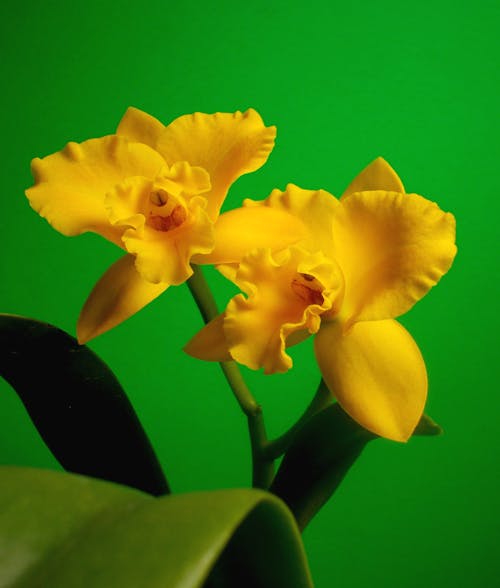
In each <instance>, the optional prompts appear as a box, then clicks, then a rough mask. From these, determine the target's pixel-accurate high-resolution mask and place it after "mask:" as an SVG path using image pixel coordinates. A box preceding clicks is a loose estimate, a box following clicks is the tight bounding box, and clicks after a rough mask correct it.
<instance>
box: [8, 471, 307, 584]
mask: <svg viewBox="0 0 500 588" xmlns="http://www.w3.org/2000/svg"><path fill="white" fill-rule="evenodd" d="M0 504H1V508H0V585H1V586H2V587H4V588H14V586H15V588H42V587H48V586H50V588H89V587H92V588H138V587H142V586H147V587H148V588H160V587H161V588H198V587H201V586H203V585H205V586H207V587H208V586H210V587H213V588H215V587H218V588H219V587H227V588H229V587H231V588H234V587H235V586H238V588H244V587H246V586H252V587H253V588H277V587H280V588H311V587H312V583H311V579H310V575H309V571H308V567H307V561H306V559H305V554H304V549H303V546H302V542H301V539H300V535H299V533H298V529H297V526H296V524H295V521H294V519H293V516H292V514H291V513H290V511H289V510H288V509H287V508H286V506H285V505H284V504H283V503H282V502H281V501H280V500H278V499H277V498H276V497H274V496H272V495H271V494H268V493H266V492H263V491H260V490H250V489H249V490H221V491H216V492H200V493H193V494H179V495H174V496H165V497H162V498H153V497H151V496H148V495H145V494H142V493H140V492H137V491H135V490H131V489H130V488H125V487H121V486H117V485H114V484H109V483H105V482H100V481H96V480H92V479H90V478H85V477H82V476H74V475H71V474H65V473H62V472H48V471H41V470H34V469H27V468H13V467H11V468H0ZM219 558H220V559H219ZM217 560H219V563H217V565H216V562H217ZM214 566H215V568H214ZM211 572H212V573H211ZM209 574H210V577H209V579H208V581H207V582H206V580H207V577H208V576H209ZM205 582H206V583H205Z"/></svg>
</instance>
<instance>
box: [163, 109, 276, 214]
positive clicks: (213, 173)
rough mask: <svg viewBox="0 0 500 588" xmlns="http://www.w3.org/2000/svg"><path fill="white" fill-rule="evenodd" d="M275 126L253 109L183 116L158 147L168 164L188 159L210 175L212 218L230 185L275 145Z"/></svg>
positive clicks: (258, 166)
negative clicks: (263, 119) (268, 123)
mask: <svg viewBox="0 0 500 588" xmlns="http://www.w3.org/2000/svg"><path fill="white" fill-rule="evenodd" d="M275 136H276V128H275V127H265V126H264V123H263V122H262V119H261V117H260V116H259V114H258V113H257V112H256V111H255V110H252V109H250V110H247V111H246V112H245V113H243V114H242V113H241V112H235V113H234V114H230V113H216V114H202V113H199V112H198V113H195V114H191V115H185V116H181V117H179V118H177V119H176V120H174V121H173V122H172V123H171V124H170V125H168V126H167V127H166V128H165V129H164V131H163V132H162V133H161V135H160V137H159V138H158V142H157V146H156V148H157V150H158V151H159V152H160V153H161V154H162V155H163V157H164V158H165V160H166V161H167V163H168V164H169V165H172V164H173V163H175V162H177V161H189V163H190V164H191V165H196V166H200V167H202V168H204V169H206V170H207V172H208V173H209V174H210V180H211V182H212V189H211V191H210V192H209V193H208V194H207V199H208V209H207V210H208V213H209V215H210V217H211V218H212V219H213V220H215V219H216V218H217V216H218V214H219V210H220V207H221V205H222V203H223V201H224V198H225V197H226V194H227V191H228V190H229V187H230V186H231V184H232V183H233V182H234V181H235V180H236V179H238V178H239V177H240V176H241V175H243V174H246V173H249V172H252V171H255V170H257V169H259V168H260V167H261V166H262V165H263V164H264V163H265V162H266V160H267V158H268V156H269V153H270V152H271V151H272V149H273V147H274V138H275Z"/></svg>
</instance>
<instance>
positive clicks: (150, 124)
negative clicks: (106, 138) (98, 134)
mask: <svg viewBox="0 0 500 588" xmlns="http://www.w3.org/2000/svg"><path fill="white" fill-rule="evenodd" d="M164 128H165V125H164V124H162V123H161V122H160V121H159V120H158V119H156V118H155V117H154V116H151V115H150V114H147V113H146V112H143V111H142V110H139V109H138V108H134V107H133V106H131V107H129V108H127V110H126V112H125V114H124V115H123V117H122V119H121V121H120V124H119V125H118V128H117V129H116V134H117V135H121V136H122V137H125V138H126V139H128V140H129V141H133V142H136V143H145V144H146V145H149V146H150V147H152V148H153V149H156V144H157V142H158V138H159V136H160V135H161V133H162V132H163V129H164Z"/></svg>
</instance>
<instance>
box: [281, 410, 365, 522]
mask: <svg viewBox="0 0 500 588" xmlns="http://www.w3.org/2000/svg"><path fill="white" fill-rule="evenodd" d="M375 438H376V435H374V434H373V433H370V432H369V431H367V430H366V429H363V428H362V427H360V426H359V425H358V424H357V423H356V422H355V421H354V420H353V419H351V417H349V416H348V415H347V414H346V413H345V412H344V411H343V410H342V408H341V407H340V405H339V404H338V403H335V404H332V405H330V406H328V407H327V408H325V409H324V410H322V411H321V412H319V413H318V414H316V415H314V416H313V417H312V418H311V419H310V420H309V421H308V422H307V423H306V424H305V425H304V427H303V428H302V429H301V430H300V431H299V433H298V434H297V436H296V437H295V439H294V441H293V442H292V444H291V446H290V448H289V449H288V451H287V452H286V454H285V457H284V458H283V461H282V462H281V465H280V468H279V470H278V473H277V474H276V477H275V479H274V481H273V484H272V485H271V488H270V490H271V492H273V493H274V494H276V495H277V496H279V497H280V498H282V499H283V500H284V501H285V503H286V504H287V505H288V507H289V508H290V510H291V511H292V512H293V514H294V515H295V518H296V519H297V523H298V525H299V528H300V529H301V530H303V529H304V528H305V527H306V525H307V524H308V523H309V521H310V520H311V519H312V518H313V517H314V515H315V514H316V513H317V512H318V511H319V509H320V508H321V507H322V506H323V505H324V504H325V502H327V500H328V499H329V498H330V496H331V495H332V494H333V492H334V491H335V490H336V488H337V487H338V486H339V484H340V482H341V481H342V479H343V478H344V476H345V475H346V473H347V472H348V470H349V468H350V467H351V466H352V464H353V463H354V462H355V461H356V459H357V457H358V456H359V454H360V453H361V451H362V450H363V448H364V447H365V445H366V444H367V443H368V441H370V440H372V439H375Z"/></svg>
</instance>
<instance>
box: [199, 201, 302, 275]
mask: <svg viewBox="0 0 500 588" xmlns="http://www.w3.org/2000/svg"><path fill="white" fill-rule="evenodd" d="M306 236H307V232H306V227H305V225H304V223H303V222H302V221H301V220H300V219H299V218H298V217H296V216H293V215H291V214H290V213H288V212H287V211H285V210H279V209H274V208H270V207H264V206H260V207H242V208H236V209H233V210H230V211H229V212H225V213H224V214H221V216H220V217H219V218H218V219H217V221H216V223H215V248H214V250H213V251H212V252H211V253H209V254H208V255H204V256H198V257H197V258H195V259H194V260H193V261H195V263H205V264H206V263H212V264H221V263H234V262H238V261H240V260H241V259H242V258H243V257H244V256H245V255H246V254H247V253H249V252H250V251H251V250H252V249H255V248H260V247H269V248H270V249H271V250H272V251H279V250H280V249H285V248H286V247H288V246H290V245H292V244H294V243H296V242H297V241H300V240H301V239H303V238H305V237H306Z"/></svg>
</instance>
